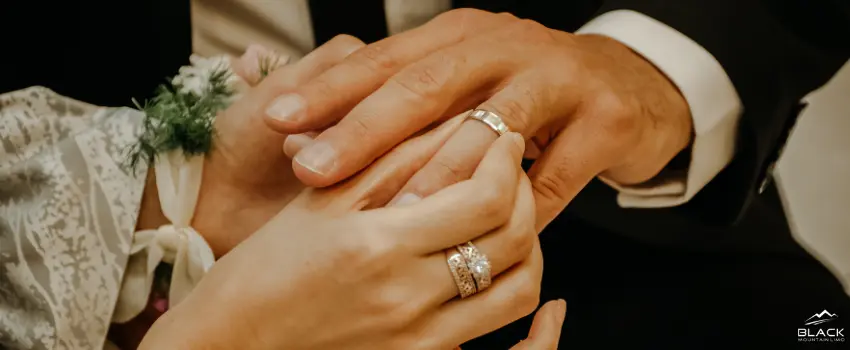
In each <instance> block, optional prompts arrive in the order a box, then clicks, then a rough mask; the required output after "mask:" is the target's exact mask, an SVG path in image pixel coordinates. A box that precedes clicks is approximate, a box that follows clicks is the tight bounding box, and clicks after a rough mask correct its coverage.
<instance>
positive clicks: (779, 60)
mask: <svg viewBox="0 0 850 350" xmlns="http://www.w3.org/2000/svg"><path fill="white" fill-rule="evenodd" d="M454 5H455V6H456V7H475V8H480V9H485V10H490V11H494V12H501V11H508V12H511V13H514V14H515V15H517V16H519V17H524V18H530V19H534V20H536V21H538V22H540V23H542V24H544V25H546V26H548V27H550V28H554V29H560V30H565V31H574V30H575V29H577V28H578V27H580V26H581V25H582V24H584V23H585V22H587V21H588V20H590V19H591V18H593V17H595V16H596V15H598V14H601V13H604V12H607V11H611V10H616V9H632V10H636V11H638V12H641V13H644V14H646V15H649V16H650V17H653V18H655V19H658V20H660V21H662V22H664V23H666V24H668V25H670V26H671V27H673V28H675V29H677V30H679V31H680V32H682V33H684V34H685V35H687V36H689V37H690V38H692V39H694V40H695V41H696V42H698V43H699V44H700V45H702V46H703V47H704V48H706V49H707V50H708V51H709V52H710V53H712V54H713V55H714V57H716V58H717V59H718V61H719V62H720V63H721V65H722V66H723V67H724V69H725V70H726V72H727V73H728V74H729V76H730V77H731V79H732V82H733V83H734V85H735V87H736V89H737V91H738V94H739V95H740V96H741V98H742V100H743V105H744V110H745V112H744V115H743V117H742V118H743V119H742V120H743V122H742V123H741V130H740V137H739V141H738V150H737V155H736V156H735V158H734V159H733V161H732V163H731V164H730V165H729V166H728V167H727V168H726V169H725V170H724V171H723V172H721V174H719V175H718V176H717V177H716V178H715V179H714V180H713V181H712V182H711V183H710V184H709V185H707V186H706V187H705V188H704V189H703V190H702V191H701V192H700V193H699V194H698V195H697V196H696V197H695V198H694V199H693V200H692V201H691V202H690V203H688V204H686V205H683V206H680V207H677V208H671V209H651V210H650V209H647V210H641V209H622V208H619V207H617V206H616V203H615V202H614V196H615V193H614V192H613V191H612V190H610V189H608V188H606V187H605V186H603V185H601V184H599V183H596V182H594V183H591V184H590V185H589V186H588V188H587V189H586V190H585V191H583V192H582V193H581V194H580V195H579V197H578V198H576V199H575V200H574V201H573V202H572V203H571V205H570V206H569V208H568V209H567V214H565V215H574V216H577V217H581V218H583V219H585V220H587V221H590V222H593V223H594V224H596V225H598V226H599V227H602V228H606V229H609V230H612V231H616V232H621V233H624V234H631V235H636V236H639V237H640V238H641V239H650V240H653V241H655V242H658V243H662V244H671V243H673V244H684V245H688V246H691V247H694V248H699V249H705V248H706V247H709V248H711V247H722V249H728V248H730V247H731V249H739V248H740V247H748V246H762V247H763V246H765V241H764V240H765V239H774V238H775V237H776V236H782V237H785V236H787V231H788V230H787V226H786V225H785V224H784V214H782V210H781V207H780V205H779V202H778V200H777V199H776V198H775V196H774V195H768V196H764V195H760V194H759V193H760V189H763V188H768V189H769V190H771V191H772V189H771V186H764V184H765V183H767V182H768V181H769V179H770V175H771V174H770V172H771V169H772V167H773V164H774V162H775V161H776V159H777V158H778V156H779V154H780V151H781V149H782V146H783V145H784V144H785V140H786V138H787V136H788V134H789V131H790V129H791V127H792V126H793V125H794V122H795V120H796V118H797V115H798V114H799V112H800V111H801V109H802V108H803V105H801V102H800V101H801V99H802V97H803V96H804V95H806V94H807V93H808V92H810V91H812V90H814V89H815V88H817V87H819V86H821V85H823V84H824V83H826V81H827V80H828V79H829V78H830V77H831V76H832V75H833V74H834V73H835V71H837V70H838V68H839V67H840V66H841V65H842V64H843V63H844V62H845V61H846V60H847V58H848V57H850V40H848V39H847V38H850V5H849V4H848V2H847V1H846V0H784V1H768V0H763V1H762V0H712V1H703V0H605V1H603V0H573V1H547V0H455V1H454ZM0 6H2V11H0V32H1V33H3V34H2V35H3V38H4V42H3V44H2V46H0V50H2V51H0V67H3V68H2V69H3V71H4V73H3V76H2V77H0V91H9V90H13V89H18V88H23V87H26V86H31V85H44V86H48V87H50V88H52V89H54V90H56V91H57V92H59V93H61V94H65V95H68V96H71V97H74V98H77V99H80V100H84V101H88V102H91V103H95V104H100V105H127V104H129V101H130V99H131V98H132V97H135V98H137V99H143V98H145V97H147V96H149V94H150V93H151V92H152V91H153V90H154V87H155V86H156V85H157V84H159V83H162V82H164V81H165V78H166V77H168V76H171V75H173V74H174V73H176V71H177V68H178V67H180V66H181V65H183V64H186V63H187V58H188V56H189V54H190V52H191V26H190V18H189V17H190V16H189V2H188V1H185V0H184V1H176V0H146V1H135V2H131V3H130V2H123V1H88V2H83V1H73V2H70V1H69V2H60V1H53V2H25V1H16V2H10V3H4V4H3V5H0ZM95 52H97V53H98V54H97V55H94V54H93V53H95ZM103 52H107V53H109V55H103V54H102V53H103ZM753 208H755V209H753ZM612 218H616V220H612ZM742 218H743V220H741V219H742ZM561 221H563V220H561ZM735 222H738V228H737V229H733V230H729V229H728V228H727V225H729V224H732V223H735ZM772 226H775V227H773V228H771V227H772ZM550 230H558V231H560V230H568V228H566V227H562V225H561V224H559V221H556V222H555V223H553V225H552V227H551V228H550ZM777 230H778V231H779V232H780V233H779V234H776V233H774V232H775V231H777ZM742 231H746V232H743V233H742ZM762 236H764V237H762ZM742 237H743V238H742ZM781 240H782V241H785V240H787V239H786V238H782V239H781ZM767 246H770V244H767Z"/></svg>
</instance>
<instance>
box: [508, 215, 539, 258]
mask: <svg viewBox="0 0 850 350" xmlns="http://www.w3.org/2000/svg"><path fill="white" fill-rule="evenodd" d="M517 221H518V222H515V223H513V224H512V225H511V230H510V232H509V233H510V236H509V237H508V240H509V244H510V248H511V251H512V252H513V253H514V254H516V256H517V257H519V258H522V257H526V256H528V254H529V253H530V252H531V249H532V248H533V247H534V239H535V238H536V236H537V231H535V229H534V222H533V221H532V220H530V219H526V218H523V219H519V220H517Z"/></svg>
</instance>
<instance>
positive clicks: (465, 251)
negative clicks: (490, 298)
mask: <svg viewBox="0 0 850 350" xmlns="http://www.w3.org/2000/svg"><path fill="white" fill-rule="evenodd" d="M457 250H458V251H459V252H460V254H461V255H463V258H464V259H465V260H466V265H467V267H468V268H469V271H470V272H471V273H472V278H473V279H475V286H476V287H477V289H478V291H479V292H481V291H483V290H485V289H487V287H489V286H490V283H491V282H492V278H491V275H490V260H489V259H487V256H486V255H484V253H481V251H479V250H478V248H477V247H475V245H474V244H472V242H466V244H463V245H459V246H457Z"/></svg>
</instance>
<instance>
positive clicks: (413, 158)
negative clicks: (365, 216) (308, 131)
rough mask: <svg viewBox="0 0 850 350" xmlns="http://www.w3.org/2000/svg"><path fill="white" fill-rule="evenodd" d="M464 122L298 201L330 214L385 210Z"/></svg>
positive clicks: (411, 142)
mask: <svg viewBox="0 0 850 350" xmlns="http://www.w3.org/2000/svg"><path fill="white" fill-rule="evenodd" d="M461 121H462V119H461V117H456V118H453V119H450V120H448V121H446V122H445V123H443V124H441V125H440V126H439V127H437V128H435V129H433V130H430V131H428V132H426V133H424V134H422V135H419V136H417V137H414V138H411V139H409V140H407V141H405V142H404V143H402V144H401V145H399V146H398V147H396V148H395V149H393V150H392V151H391V152H390V153H388V154H387V155H385V156H384V157H382V158H381V159H378V160H377V161H376V162H375V163H374V164H372V165H371V166H369V168H367V169H365V170H364V171H363V172H362V173H360V174H358V175H357V176H355V177H353V178H351V179H348V180H346V181H345V182H343V183H340V184H338V185H336V186H333V187H328V188H321V189H313V190H312V191H313V192H312V193H311V194H310V195H309V196H304V197H303V198H301V197H299V199H297V200H299V201H300V200H309V201H310V204H309V205H319V206H321V208H323V210H325V211H329V212H331V213H343V212H349V211H352V210H362V209H374V208H380V207H383V206H384V205H386V204H387V202H389V200H390V199H391V198H393V196H394V195H395V194H396V193H398V190H399V189H400V188H401V186H403V185H404V184H405V183H406V182H407V180H408V179H410V176H412V175H413V173H415V172H416V171H417V170H419V169H421V168H422V166H423V165H424V164H425V162H427V161H428V159H430V158H431V157H432V156H433V155H434V153H436V152H437V150H438V149H439V148H440V147H441V146H442V145H443V144H444V143H445V141H446V140H447V139H448V138H449V136H451V135H452V134H453V133H454V132H455V130H457V128H458V126H459V125H460V122H461ZM289 144H290V141H287V145H289Z"/></svg>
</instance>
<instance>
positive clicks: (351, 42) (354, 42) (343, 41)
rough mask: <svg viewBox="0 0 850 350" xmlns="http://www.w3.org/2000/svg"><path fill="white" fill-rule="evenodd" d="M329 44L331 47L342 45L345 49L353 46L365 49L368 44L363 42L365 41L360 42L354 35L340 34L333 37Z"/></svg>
mask: <svg viewBox="0 0 850 350" xmlns="http://www.w3.org/2000/svg"><path fill="white" fill-rule="evenodd" d="M328 44H330V45H340V46H343V47H351V46H360V47H363V46H366V44H365V43H364V42H363V40H360V39H358V38H357V37H355V36H353V35H348V34H339V35H337V36H335V37H333V38H332V39H331V40H329V41H328Z"/></svg>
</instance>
